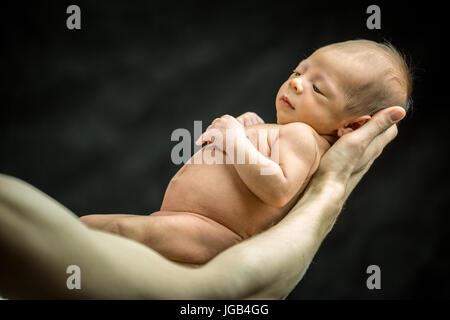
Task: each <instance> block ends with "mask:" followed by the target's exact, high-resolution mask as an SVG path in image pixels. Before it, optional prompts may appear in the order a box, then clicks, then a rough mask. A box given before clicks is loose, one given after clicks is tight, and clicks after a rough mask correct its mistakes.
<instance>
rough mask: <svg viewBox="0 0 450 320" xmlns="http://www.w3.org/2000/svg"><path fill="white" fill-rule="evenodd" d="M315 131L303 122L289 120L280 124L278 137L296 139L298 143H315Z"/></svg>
mask: <svg viewBox="0 0 450 320" xmlns="http://www.w3.org/2000/svg"><path fill="white" fill-rule="evenodd" d="M318 137H320V136H319V135H318V134H317V132H316V131H315V130H314V129H313V128H312V127H311V126H309V125H307V124H306V123H303V122H291V123H287V124H284V125H280V138H283V139H284V140H292V141H297V142H299V143H302V142H303V143H305V142H306V143H317V142H318Z"/></svg>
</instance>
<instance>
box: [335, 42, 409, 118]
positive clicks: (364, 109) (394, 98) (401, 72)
mask: <svg viewBox="0 0 450 320" xmlns="http://www.w3.org/2000/svg"><path fill="white" fill-rule="evenodd" d="M331 46H334V47H338V48H339V47H340V48H344V47H353V48H351V49H354V50H358V49H359V48H360V49H361V50H367V52H368V53H369V54H372V55H375V56H378V57H381V58H384V60H382V61H383V65H384V66H385V68H381V69H382V70H380V71H381V78H374V79H372V80H370V81H368V82H366V83H355V84H354V85H352V86H350V87H349V88H347V89H346V90H345V91H346V96H347V106H346V112H347V113H348V114H351V115H366V114H369V115H373V114H374V113H376V112H377V111H379V110H381V109H383V108H386V107H391V106H401V107H403V108H404V109H405V110H406V112H408V110H410V109H411V107H412V97H411V93H412V88H413V74H412V70H411V68H410V66H409V65H408V62H407V59H406V57H405V55H404V54H402V53H401V52H399V51H398V50H397V49H396V48H395V47H394V46H393V45H392V44H391V43H390V42H388V41H384V42H383V43H379V42H375V41H371V40H364V39H357V40H349V41H345V42H339V43H335V44H332V45H331Z"/></svg>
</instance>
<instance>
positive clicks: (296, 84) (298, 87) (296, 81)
mask: <svg viewBox="0 0 450 320" xmlns="http://www.w3.org/2000/svg"><path fill="white" fill-rule="evenodd" d="M289 85H290V86H291V87H292V88H293V89H294V90H295V91H296V92H297V93H302V92H303V86H302V80H301V79H300V78H293V79H291V82H290V83H289Z"/></svg>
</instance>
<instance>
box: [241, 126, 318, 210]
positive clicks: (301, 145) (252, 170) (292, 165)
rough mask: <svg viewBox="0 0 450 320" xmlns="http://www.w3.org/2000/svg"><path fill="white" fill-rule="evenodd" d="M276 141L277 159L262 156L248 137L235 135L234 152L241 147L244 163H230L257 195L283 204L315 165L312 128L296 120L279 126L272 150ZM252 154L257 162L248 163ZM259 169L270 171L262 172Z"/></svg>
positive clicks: (315, 153)
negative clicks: (243, 137) (266, 173)
mask: <svg viewBox="0 0 450 320" xmlns="http://www.w3.org/2000/svg"><path fill="white" fill-rule="evenodd" d="M277 143H278V150H279V160H278V163H277V162H275V161H273V160H272V159H269V158H267V157H265V156H264V155H263V154H262V153H261V152H259V151H258V150H257V149H256V148H255V146H254V145H253V144H252V143H251V142H250V140H248V139H238V140H237V142H236V145H235V150H234V151H235V152H234V154H235V155H236V154H237V152H238V149H239V148H242V149H241V150H240V151H239V152H242V153H243V154H245V155H246V159H245V163H246V164H238V163H236V161H233V163H234V167H235V168H236V171H237V172H238V174H239V176H240V177H241V179H242V181H243V182H244V183H245V184H246V185H247V187H248V188H249V189H250V190H251V191H252V192H253V193H254V194H255V195H256V196H257V197H259V198H260V199H261V200H262V201H264V202H265V203H267V204H269V205H271V206H275V207H283V206H285V205H286V204H287V203H288V202H289V201H290V200H291V199H292V198H293V197H294V196H295V194H296V193H297V192H298V190H299V189H300V187H302V185H303V184H304V183H305V182H306V180H307V178H308V176H309V175H310V174H312V172H313V170H315V168H317V166H318V163H319V161H318V158H317V143H316V139H315V137H314V133H313V129H312V128H311V127H309V126H308V125H306V124H303V123H299V122H297V123H290V124H287V125H283V126H280V127H279V134H278V139H275V141H273V142H272V146H271V149H272V150H271V151H272V152H274V150H273V149H274V148H276V147H277V146H276V144H277ZM244 152H245V153H244ZM251 157H254V158H253V159H257V164H248V163H250V162H249V158H251ZM261 169H264V170H265V171H266V172H270V173H272V174H269V175H263V174H261Z"/></svg>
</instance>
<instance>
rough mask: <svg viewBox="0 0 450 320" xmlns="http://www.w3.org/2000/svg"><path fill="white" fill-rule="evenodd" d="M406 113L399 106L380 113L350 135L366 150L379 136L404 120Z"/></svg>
mask: <svg viewBox="0 0 450 320" xmlns="http://www.w3.org/2000/svg"><path fill="white" fill-rule="evenodd" d="M405 113H406V112H405V109H403V108H402V107H397V106H395V107H390V108H386V109H383V110H381V111H378V112H377V113H376V114H375V115H374V116H373V117H372V119H370V120H369V122H367V123H366V124H365V125H364V126H362V127H361V128H359V129H357V130H356V131H355V132H353V133H351V134H350V135H351V136H352V140H353V139H356V140H358V141H357V142H358V143H360V144H362V146H363V147H364V148H366V147H367V146H369V144H370V143H371V142H372V141H373V140H374V139H375V138H376V137H377V136H378V135H379V134H381V133H383V132H384V131H386V130H387V129H388V128H389V127H391V126H392V125H393V124H394V123H396V122H398V121H400V120H401V119H403V117H404V116H405ZM349 138H350V137H349Z"/></svg>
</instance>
